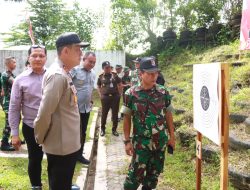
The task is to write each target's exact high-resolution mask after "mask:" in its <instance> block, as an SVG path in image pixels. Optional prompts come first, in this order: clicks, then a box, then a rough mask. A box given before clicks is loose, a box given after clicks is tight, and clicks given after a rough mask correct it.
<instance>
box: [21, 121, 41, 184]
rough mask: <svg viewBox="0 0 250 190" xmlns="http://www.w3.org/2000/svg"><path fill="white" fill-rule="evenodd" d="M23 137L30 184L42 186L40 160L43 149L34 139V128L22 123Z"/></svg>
mask: <svg viewBox="0 0 250 190" xmlns="http://www.w3.org/2000/svg"><path fill="white" fill-rule="evenodd" d="M22 132H23V136H24V139H25V141H26V143H27V148H28V158H29V163H28V174H29V178H30V183H31V185H32V186H42V182H41V173H42V160H43V151H42V147H41V146H39V145H38V144H37V143H36V141H35V136H34V129H33V128H31V127H29V126H28V125H26V124H25V123H23V128H22Z"/></svg>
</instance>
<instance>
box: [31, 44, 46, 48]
mask: <svg viewBox="0 0 250 190" xmlns="http://www.w3.org/2000/svg"><path fill="white" fill-rule="evenodd" d="M31 48H42V49H46V47H45V46H43V45H35V44H34V45H31Z"/></svg>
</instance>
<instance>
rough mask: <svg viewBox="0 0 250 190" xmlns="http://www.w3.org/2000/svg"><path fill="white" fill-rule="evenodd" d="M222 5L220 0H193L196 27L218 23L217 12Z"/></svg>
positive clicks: (218, 16)
mask: <svg viewBox="0 0 250 190" xmlns="http://www.w3.org/2000/svg"><path fill="white" fill-rule="evenodd" d="M222 7H223V1H221V0H194V1H193V9H194V11H195V13H196V14H197V22H196V25H197V26H198V27H208V26H211V25H212V24H215V23H218V22H219V20H220V15H219V12H220V10H221V9H222Z"/></svg>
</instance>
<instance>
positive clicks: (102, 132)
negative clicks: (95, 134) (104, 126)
mask: <svg viewBox="0 0 250 190" xmlns="http://www.w3.org/2000/svg"><path fill="white" fill-rule="evenodd" d="M112 134H113V135H114V136H116V137H118V136H119V133H117V131H112ZM104 135H105V130H101V133H100V136H101V137H103V136H104Z"/></svg>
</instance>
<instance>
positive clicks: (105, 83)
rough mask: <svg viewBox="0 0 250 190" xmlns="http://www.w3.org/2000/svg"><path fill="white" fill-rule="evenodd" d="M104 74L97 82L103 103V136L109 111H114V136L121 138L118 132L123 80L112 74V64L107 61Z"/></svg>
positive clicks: (103, 67)
mask: <svg viewBox="0 0 250 190" xmlns="http://www.w3.org/2000/svg"><path fill="white" fill-rule="evenodd" d="M102 69H103V71H104V72H103V73H102V74H100V75H99V77H98V80H97V89H98V93H99V96H100V98H101V103H102V117H101V134H100V135H101V136H104V135H105V129H106V127H105V125H106V120H107V115H108V112H109V109H110V108H111V110H112V120H113V127H112V134H113V135H114V136H119V134H118V132H117V131H116V129H117V126H118V111H119V101H120V96H121V91H122V85H121V79H120V78H119V77H118V75H117V74H116V73H115V72H111V67H110V63H109V62H108V61H105V62H103V63H102Z"/></svg>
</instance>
